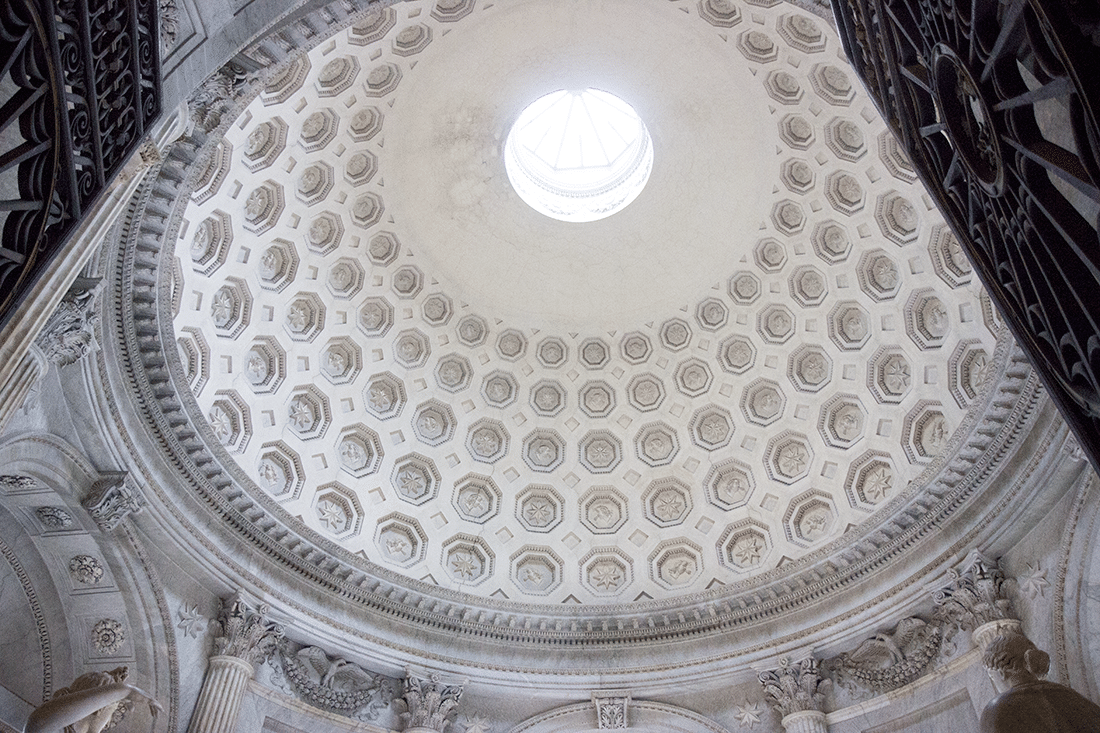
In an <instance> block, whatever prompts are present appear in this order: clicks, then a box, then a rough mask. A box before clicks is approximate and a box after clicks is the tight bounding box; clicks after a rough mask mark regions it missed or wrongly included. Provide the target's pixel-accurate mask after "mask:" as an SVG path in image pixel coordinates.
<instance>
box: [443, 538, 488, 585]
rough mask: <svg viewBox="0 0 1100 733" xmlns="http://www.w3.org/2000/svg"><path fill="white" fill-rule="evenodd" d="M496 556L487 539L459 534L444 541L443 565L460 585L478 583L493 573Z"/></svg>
mask: <svg viewBox="0 0 1100 733" xmlns="http://www.w3.org/2000/svg"><path fill="white" fill-rule="evenodd" d="M495 561H496V557H495V556H494V555H493V553H492V551H491V550H490V549H489V547H488V546H487V545H486V544H485V540H483V539H482V538H480V537H474V536H472V535H466V534H458V535H455V536H454V537H451V538H450V539H449V540H447V541H446V542H444V543H443V567H444V568H445V569H446V572H447V573H448V575H449V576H450V578H451V579H452V580H453V581H455V582H456V583H458V584H460V585H467V584H470V585H477V584H478V583H481V582H482V581H484V580H485V579H486V578H488V577H490V576H491V575H492V574H493V564H494V563H495Z"/></svg>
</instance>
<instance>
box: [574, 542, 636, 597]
mask: <svg viewBox="0 0 1100 733" xmlns="http://www.w3.org/2000/svg"><path fill="white" fill-rule="evenodd" d="M580 566H581V582H582V583H583V584H584V585H585V586H586V587H587V588H588V589H589V590H591V591H592V592H593V593H595V594H596V595H599V596H615V595H618V594H619V593H620V592H622V591H623V590H624V589H625V588H626V587H627V586H629V585H630V583H631V582H632V581H633V579H634V563H633V561H632V560H631V559H630V557H628V556H627V555H626V553H624V552H623V551H622V550H620V549H618V548H617V547H596V548H593V549H592V550H591V551H590V552H589V553H588V554H587V555H585V556H584V557H582V558H581V561H580Z"/></svg>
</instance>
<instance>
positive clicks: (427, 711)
mask: <svg viewBox="0 0 1100 733" xmlns="http://www.w3.org/2000/svg"><path fill="white" fill-rule="evenodd" d="M462 689H463V685H461V684H459V685H452V684H445V683H443V682H440V680H439V675H436V674H433V675H430V676H429V677H428V679H426V680H425V679H422V678H420V677H417V676H416V675H414V674H412V672H410V671H409V670H408V669H406V670H405V684H404V688H403V689H402V692H401V697H400V698H398V699H396V700H394V704H395V705H397V710H398V713H399V715H400V717H401V722H402V723H403V724H404V726H405V727H404V730H406V731H411V730H414V729H419V730H430V731H435V733H444V730H445V729H446V728H447V725H448V724H450V722H451V721H450V720H448V717H449V716H450V714H451V713H452V712H453V711H454V709H455V708H456V707H457V706H458V701H459V699H460V698H461V697H462Z"/></svg>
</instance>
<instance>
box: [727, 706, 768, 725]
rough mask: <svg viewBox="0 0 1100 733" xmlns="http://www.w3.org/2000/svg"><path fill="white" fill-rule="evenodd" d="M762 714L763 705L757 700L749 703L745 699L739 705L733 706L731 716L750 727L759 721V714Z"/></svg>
mask: <svg viewBox="0 0 1100 733" xmlns="http://www.w3.org/2000/svg"><path fill="white" fill-rule="evenodd" d="M763 714H764V707H763V706H762V705H761V704H760V703H758V702H754V703H749V702H748V701H745V702H743V703H742V704H740V705H734V706H733V716H734V717H735V718H737V721H738V722H739V723H741V724H742V725H747V726H749V727H750V728H752V727H753V726H754V725H756V724H757V723H759V722H760V716H762V715H763Z"/></svg>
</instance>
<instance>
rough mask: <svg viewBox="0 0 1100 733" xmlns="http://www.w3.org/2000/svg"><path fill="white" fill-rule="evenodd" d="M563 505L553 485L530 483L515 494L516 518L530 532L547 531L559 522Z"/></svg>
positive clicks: (562, 515)
mask: <svg viewBox="0 0 1100 733" xmlns="http://www.w3.org/2000/svg"><path fill="white" fill-rule="evenodd" d="M564 507H565V499H563V498H562V496H561V494H559V493H558V492H557V490H555V489H554V488H553V487H550V486H543V485H539V484H532V485H530V486H528V487H526V488H525V489H523V491H521V492H520V493H519V494H518V495H517V496H516V519H518V520H519V522H520V524H522V525H523V526H524V528H525V529H527V530H528V531H530V532H549V531H551V530H552V529H554V528H555V527H557V526H558V525H559V524H561V521H562V518H563V517H564Z"/></svg>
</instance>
